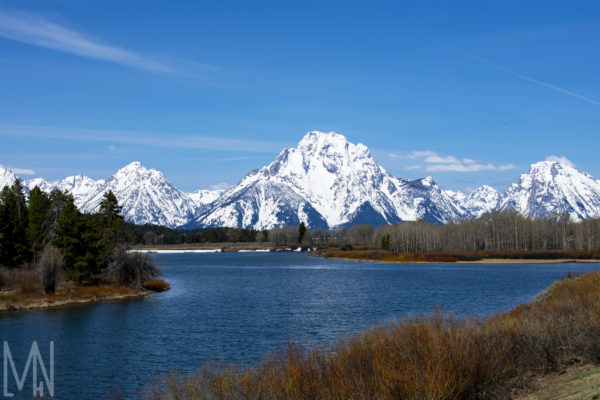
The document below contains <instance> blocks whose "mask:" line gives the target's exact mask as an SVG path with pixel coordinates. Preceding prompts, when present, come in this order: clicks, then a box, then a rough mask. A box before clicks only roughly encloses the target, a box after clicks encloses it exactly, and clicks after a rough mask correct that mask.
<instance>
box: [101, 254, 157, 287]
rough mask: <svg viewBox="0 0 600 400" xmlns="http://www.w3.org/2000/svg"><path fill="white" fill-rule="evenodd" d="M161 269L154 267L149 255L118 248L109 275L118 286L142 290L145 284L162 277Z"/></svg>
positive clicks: (109, 268)
mask: <svg viewBox="0 0 600 400" xmlns="http://www.w3.org/2000/svg"><path fill="white" fill-rule="evenodd" d="M160 274H161V271H160V269H159V268H158V267H157V266H156V265H154V262H153V261H152V259H151V258H150V255H149V254H148V253H141V252H128V251H127V250H126V249H125V247H118V248H117V249H116V250H115V252H114V253H113V256H112V260H111V263H110V265H109V267H108V275H109V277H111V278H112V279H114V280H115V281H116V282H117V283H118V284H121V285H127V286H132V287H135V288H137V289H142V287H143V285H142V284H143V282H145V281H148V280H151V279H154V278H157V277H158V276H160Z"/></svg>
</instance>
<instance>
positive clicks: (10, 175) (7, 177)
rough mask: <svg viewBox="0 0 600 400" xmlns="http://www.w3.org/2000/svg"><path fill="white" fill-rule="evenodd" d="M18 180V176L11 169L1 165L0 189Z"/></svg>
mask: <svg viewBox="0 0 600 400" xmlns="http://www.w3.org/2000/svg"><path fill="white" fill-rule="evenodd" d="M16 180H17V176H16V175H15V173H14V172H13V171H12V170H11V169H8V168H6V167H5V166H3V165H0V190H2V189H3V188H4V186H12V184H13V183H14V182H15V181H16Z"/></svg>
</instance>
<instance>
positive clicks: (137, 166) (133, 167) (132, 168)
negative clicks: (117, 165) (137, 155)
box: [119, 161, 146, 171]
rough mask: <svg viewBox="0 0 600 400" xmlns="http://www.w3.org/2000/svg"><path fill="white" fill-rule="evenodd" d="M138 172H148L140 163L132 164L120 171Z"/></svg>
mask: <svg viewBox="0 0 600 400" xmlns="http://www.w3.org/2000/svg"><path fill="white" fill-rule="evenodd" d="M138 170H141V171H146V167H144V166H143V165H142V163H141V162H139V161H133V162H130V163H129V164H127V165H126V166H124V167H123V168H121V169H119V171H138Z"/></svg>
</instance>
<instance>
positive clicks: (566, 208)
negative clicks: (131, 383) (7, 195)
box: [0, 132, 600, 229]
mask: <svg viewBox="0 0 600 400" xmlns="http://www.w3.org/2000/svg"><path fill="white" fill-rule="evenodd" d="M16 179H19V178H18V177H17V176H16V175H15V173H14V172H13V171H11V170H10V169H8V168H6V167H3V166H1V165H0V188H1V187H4V186H5V185H12V183H13V182H14V181H15V180H16ZM21 182H22V183H23V186H24V188H25V191H26V192H29V191H30V190H31V189H33V188H34V187H35V186H39V187H40V189H42V190H44V191H46V192H48V193H49V192H51V191H52V190H53V189H55V188H58V189H61V190H67V191H69V192H70V193H71V194H73V196H74V199H75V204H76V205H77V206H78V207H79V208H80V210H82V211H83V212H94V211H97V210H98V207H99V204H100V201H101V199H102V196H103V195H104V193H106V192H107V191H108V190H112V191H113V193H114V194H115V195H116V196H117V199H118V200H119V203H120V204H121V205H122V206H123V215H124V216H125V219H126V220H127V221H130V222H134V223H136V224H158V225H164V226H169V227H180V226H183V227H188V228H191V227H205V226H237V227H245V228H255V229H268V228H272V227H274V226H278V225H298V224H299V223H300V222H302V221H303V222H306V223H307V225H308V226H309V227H310V228H315V227H329V228H333V227H339V226H348V225H355V224H363V223H367V224H372V225H383V224H387V223H395V222H401V221H415V220H420V219H424V220H427V221H429V222H432V223H436V224H440V223H444V222H447V221H449V220H458V219H463V218H478V217H480V216H481V215H482V214H484V213H486V212H489V211H493V210H511V209H514V210H517V211H518V212H520V213H521V214H523V215H526V216H530V217H534V218H538V217H546V216H554V215H559V214H565V213H566V214H569V215H570V216H571V219H572V220H574V221H580V220H583V219H587V218H600V181H598V180H596V179H594V178H593V177H592V176H590V175H589V174H586V173H583V172H580V171H578V170H577V169H575V168H574V167H573V165H571V164H569V163H568V162H564V161H563V162H560V161H542V162H538V163H536V164H533V165H531V168H530V170H529V172H528V173H526V174H523V175H521V177H520V179H519V182H518V183H515V184H513V185H511V186H510V187H509V188H508V190H507V191H506V192H505V193H504V194H503V195H502V196H500V195H499V194H498V192H497V191H496V190H495V189H493V188H491V187H489V186H481V187H479V188H477V189H475V190H474V191H472V192H471V193H469V194H464V193H462V192H454V191H449V190H447V191H443V190H442V189H441V188H440V187H439V186H438V185H437V184H436V183H435V181H434V180H433V179H432V178H431V177H427V178H423V179H417V180H414V181H410V180H406V179H402V178H397V177H394V176H392V175H390V174H389V173H388V172H387V171H386V170H385V169H383V168H382V167H381V166H379V164H377V162H376V161H375V160H374V159H373V158H372V157H371V154H370V153H369V150H368V149H367V147H365V146H364V145H362V144H353V143H350V142H348V141H347V140H346V138H345V137H344V136H342V135H339V134H337V133H333V132H330V133H323V132H310V133H308V134H306V136H304V138H302V140H301V141H300V142H299V143H298V146H297V147H295V148H289V149H284V150H283V151H282V152H281V153H280V154H279V156H278V157H277V158H276V159H275V160H274V161H273V162H272V163H271V164H269V165H267V166H265V167H263V168H260V169H255V170H252V171H250V172H249V173H248V174H247V175H246V176H245V177H244V179H242V180H241V181H240V183H239V184H238V185H237V186H235V187H233V188H231V189H228V190H226V191H222V190H198V191H195V192H192V193H184V192H182V191H180V190H179V189H177V188H176V187H175V186H173V185H172V184H171V183H169V181H168V180H167V179H166V178H165V177H164V175H163V174H162V173H161V172H159V171H156V170H154V169H146V168H145V167H143V166H142V165H141V164H140V163H139V162H133V163H131V164H129V165H127V166H126V167H124V168H121V169H120V170H118V171H117V172H116V173H115V174H114V175H113V176H111V177H110V178H109V179H107V180H106V181H104V180H97V181H96V180H93V179H91V178H89V177H86V176H84V175H76V176H71V177H68V178H65V179H63V180H60V181H56V182H47V181H45V180H43V179H41V178H35V179H31V180H26V181H21Z"/></svg>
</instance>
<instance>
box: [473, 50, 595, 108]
mask: <svg viewBox="0 0 600 400" xmlns="http://www.w3.org/2000/svg"><path fill="white" fill-rule="evenodd" d="M465 54H466V55H467V56H469V57H470V58H472V59H474V60H477V61H479V62H482V63H484V64H487V65H489V66H490V67H492V68H494V69H497V70H498V71H501V72H504V73H506V74H509V75H512V76H514V77H516V78H519V79H522V80H524V81H528V82H531V83H534V84H536V85H539V86H544V87H546V88H548V89H551V90H554V91H555V92H558V93H562V94H566V95H568V96H571V97H575V98H578V99H580V100H583V101H586V102H588V103H590V104H593V105H596V106H600V101H597V100H594V99H592V98H589V97H587V96H583V95H581V94H579V93H575V92H573V91H570V90H567V89H565V88H562V87H560V86H556V85H553V84H551V83H548V82H544V81H540V80H538V79H534V78H530V77H529V76H526V75H523V74H520V73H518V72H515V71H512V70H510V69H508V68H504V67H502V66H500V65H498V64H495V63H493V62H491V61H488V60H486V59H485V58H481V57H479V56H476V55H474V54H471V53H468V52H465Z"/></svg>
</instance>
